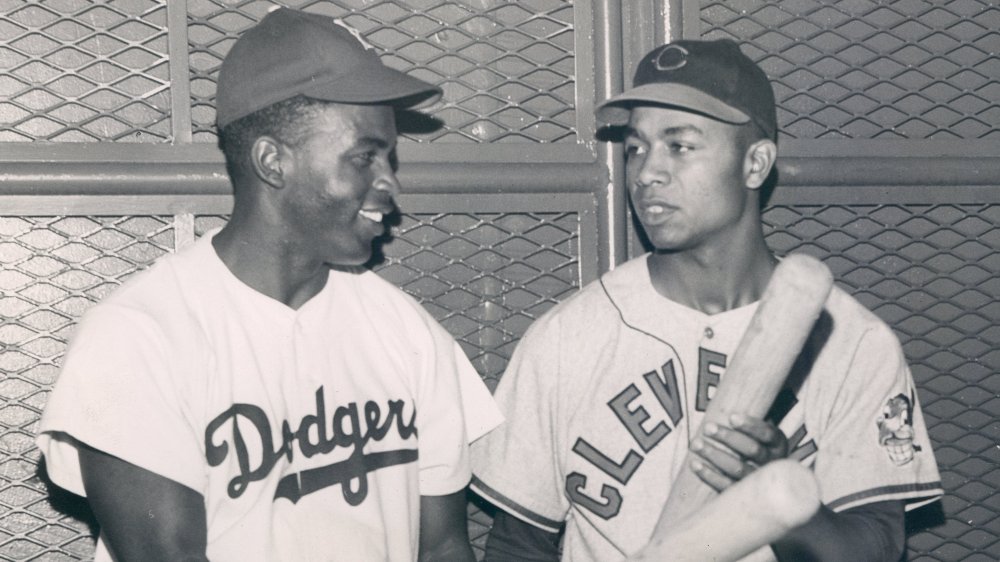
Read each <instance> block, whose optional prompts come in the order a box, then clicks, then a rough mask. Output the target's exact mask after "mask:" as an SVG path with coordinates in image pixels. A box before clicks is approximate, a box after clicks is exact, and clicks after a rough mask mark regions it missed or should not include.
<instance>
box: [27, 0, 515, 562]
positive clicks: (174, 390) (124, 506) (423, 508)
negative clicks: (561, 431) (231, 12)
mask: <svg viewBox="0 0 1000 562" xmlns="http://www.w3.org/2000/svg"><path fill="white" fill-rule="evenodd" d="M439 95H440V91H439V90H438V88H436V87H434V86H432V85H430V84H427V83H425V82H422V81H420V80H417V79H414V78H412V77H409V76H407V75H405V74H403V73H400V72H398V71H395V70H391V69H389V68H388V67H385V66H383V65H382V63H381V62H380V60H379V57H378V55H377V54H376V53H375V52H373V51H370V50H367V49H366V48H365V47H364V46H363V45H362V44H361V43H360V42H359V41H358V40H357V39H356V38H355V37H354V36H353V35H352V34H351V33H350V32H349V31H348V30H347V29H345V28H343V27H341V26H339V25H337V24H336V23H335V21H334V20H333V19H331V18H329V17H326V16H320V15H315V14H306V13H302V12H298V11H294V10H290V9H279V10H277V11H274V12H272V13H270V14H268V15H267V16H265V17H264V18H263V20H262V21H261V22H260V23H259V24H258V25H257V26H256V27H254V28H253V29H251V30H249V31H247V32H246V33H245V34H244V35H243V36H242V37H240V38H239V39H238V40H237V41H236V43H235V44H234V45H233V47H232V49H231V51H230V52H229V54H228V55H227V57H226V59H225V61H224V62H223V64H222V69H221V72H220V75H219V83H218V95H217V110H218V117H217V124H218V127H219V129H220V139H221V140H220V144H221V146H222V148H223V151H224V153H225V156H226V164H227V167H228V170H229V173H230V176H231V180H232V183H233V188H234V201H235V204H234V208H233V212H232V217H231V219H230V221H229V222H228V223H227V225H226V226H225V227H223V228H222V229H221V230H220V231H214V232H211V233H208V234H206V235H205V236H204V237H202V238H201V239H200V240H199V241H198V242H197V243H195V244H194V245H193V246H192V247H190V248H188V249H186V250H183V251H181V252H180V253H178V254H174V255H172V256H168V257H166V258H164V259H162V260H160V261H159V262H158V263H157V264H155V265H154V267H152V268H151V269H150V270H149V271H147V272H144V273H142V274H140V275H137V276H136V277H134V278H133V279H131V280H130V281H129V282H128V283H127V284H126V285H125V286H123V287H122V288H121V289H120V290H118V291H117V292H116V293H114V294H113V295H111V296H110V297H108V298H107V299H105V300H104V301H103V302H102V303H100V304H98V305H97V306H95V307H94V308H93V309H92V310H91V311H90V312H89V313H88V314H87V315H86V317H85V319H84V320H83V321H82V324H81V325H80V326H79V328H78V330H77V332H76V334H75V336H74V340H73V342H72V344H71V347H70V350H69V352H68V354H67V356H66V359H65V362H64V365H63V370H62V373H61V375H60V378H59V381H58V384H57V385H56V389H55V391H54V393H53V394H52V396H51V397H50V400H49V403H48V406H47V408H46V411H45V414H44V416H43V419H42V423H41V433H40V435H39V437H38V445H39V448H40V449H41V451H42V453H43V454H44V455H45V459H46V461H47V465H48V471H49V475H50V476H51V478H52V480H53V481H54V482H55V483H56V484H58V485H60V486H62V487H64V488H66V489H68V490H70V491H72V492H75V493H77V494H81V495H85V496H87V498H88V500H89V501H90V504H91V506H92V508H93V511H94V513H95V515H96V517H97V520H98V522H99V523H100V526H101V533H100V541H99V543H98V547H97V554H96V559H97V560H98V561H108V560H118V561H133V560H141V561H153V560H164V561H167V560H170V561H177V560H188V561H195V560H209V559H210V560H212V561H213V562H218V561H227V560H229V561H240V562H244V561H268V562H271V561H288V562H303V561H331V560H344V561H351V562H353V561H357V560H393V561H397V560H399V561H402V560H410V561H412V560H417V559H418V557H419V559H420V560H473V559H474V558H473V555H472V550H471V548H470V546H469V541H468V535H467V528H466V520H465V513H466V511H465V509H466V501H465V488H466V486H467V484H468V481H469V479H470V477H471V472H470V468H469V459H468V443H469V441H470V440H472V439H475V438H476V437H477V436H479V435H481V434H482V433H484V432H486V431H488V430H489V429H491V428H492V427H494V426H495V425H496V424H497V423H498V422H499V419H500V418H499V417H498V413H497V410H496V407H495V405H494V404H493V401H492V398H491V397H490V395H489V391H488V390H487V389H486V387H485V386H484V385H483V384H482V382H481V380H480V379H479V377H478V375H477V374H476V372H475V370H474V369H473V367H472V366H471V364H470V363H469V362H468V360H467V359H466V358H465V356H464V355H463V353H462V351H461V349H460V348H459V346H458V345H457V344H456V342H455V341H454V340H453V339H452V338H451V337H450V336H449V335H448V334H447V332H446V331H445V330H444V329H443V328H442V327H441V326H440V325H439V324H437V323H436V322H435V321H434V320H433V318H432V317H431V316H430V315H429V314H428V313H427V312H426V311H425V310H424V309H423V308H422V307H421V306H420V305H419V304H418V303H417V302H416V301H414V300H413V299H411V298H410V297H408V296H406V295H405V294H404V293H402V292H401V291H399V290H398V289H397V288H395V287H393V286H392V285H390V284H389V283H387V282H385V281H383V280H382V279H381V278H379V277H377V276H376V275H375V274H373V273H371V272H370V271H367V270H364V269H362V268H361V267H359V266H360V264H363V263H365V262H366V261H368V260H369V259H370V257H371V255H372V242H373V240H374V239H375V238H376V237H377V236H379V235H381V234H382V233H383V231H384V225H383V222H382V221H383V217H384V216H385V215H386V214H387V213H390V212H391V211H392V210H393V208H394V201H393V200H394V197H396V196H397V195H398V192H399V184H398V182H397V180H396V176H395V170H396V161H395V146H396V126H395V120H394V119H395V117H394V108H395V107H408V106H413V105H415V104H417V103H420V102H423V101H426V100H429V99H434V98H436V97H438V96H439Z"/></svg>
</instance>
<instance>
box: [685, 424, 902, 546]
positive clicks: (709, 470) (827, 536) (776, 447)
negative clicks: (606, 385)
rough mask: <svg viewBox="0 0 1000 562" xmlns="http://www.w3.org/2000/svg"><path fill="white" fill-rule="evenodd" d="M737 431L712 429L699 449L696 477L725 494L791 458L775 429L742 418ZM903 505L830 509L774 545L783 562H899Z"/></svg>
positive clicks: (696, 447)
mask: <svg viewBox="0 0 1000 562" xmlns="http://www.w3.org/2000/svg"><path fill="white" fill-rule="evenodd" d="M732 423H733V426H732V427H724V426H714V427H706V435H708V436H709V437H710V439H706V440H705V441H703V442H700V443H697V444H695V443H693V444H692V450H693V451H694V452H695V453H696V455H697V457H696V459H695V462H696V464H695V465H694V466H693V469H694V471H695V473H697V474H698V476H699V477H700V478H701V479H702V480H703V481H704V482H705V483H706V484H708V485H709V486H711V487H712V488H714V489H715V490H716V491H719V492H721V491H722V490H725V489H727V488H728V487H729V486H731V485H732V484H733V483H735V482H737V481H739V480H740V479H742V478H743V477H744V476H746V475H747V474H749V473H751V472H753V471H754V470H755V467H757V466H760V465H764V464H766V463H768V462H770V461H772V460H775V459H778V458H781V457H783V456H785V455H786V454H787V442H786V440H785V438H784V435H783V434H782V433H781V431H780V430H778V429H777V428H776V427H774V425H773V424H771V423H768V422H764V421H761V420H757V419H753V418H746V417H743V416H736V417H734V418H733V419H732ZM904 539H905V532H904V510H903V502H902V501H884V502H877V503H872V504H868V505H863V506H859V507H856V508H852V509H848V510H844V511H843V512H834V511H832V510H830V509H829V508H827V507H825V506H821V507H820V509H819V511H818V512H817V513H816V515H814V516H813V517H812V518H811V519H810V520H809V521H808V522H806V523H805V524H804V525H802V526H800V527H796V528H794V529H792V530H791V531H789V532H788V534H786V535H785V536H784V537H783V538H782V539H780V540H778V541H776V542H775V543H773V544H772V549H773V550H774V552H775V554H776V555H777V557H778V559H779V560H782V561H785V560H789V561H799V560H803V561H814V560H815V561H820V560H830V561H839V560H884V561H887V562H894V561H896V560H899V557H900V556H901V555H902V553H903V548H904V546H905V544H904V543H905V541H904Z"/></svg>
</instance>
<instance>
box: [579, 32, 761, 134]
mask: <svg viewBox="0 0 1000 562" xmlns="http://www.w3.org/2000/svg"><path fill="white" fill-rule="evenodd" d="M647 104H651V105H669V106H673V107H679V108H681V109H685V110H688V111H692V112H695V113H701V114H703V115H706V116H708V117H712V118H714V119H718V120H720V121H724V122H726V123H733V124H743V123H749V122H751V121H753V122H754V123H756V124H757V125H758V126H759V127H760V128H761V129H762V130H763V131H764V133H765V134H766V135H767V136H768V137H769V138H771V139H776V138H777V136H776V135H777V130H778V125H777V117H776V114H775V106H774V91H773V90H772V89H771V82H770V80H768V78H767V75H766V74H764V71H763V70H761V68H760V67H759V66H757V64H756V63H754V62H753V61H752V60H750V58H749V57H747V56H746V55H744V54H743V51H741V50H740V48H739V46H738V45H737V44H736V43H735V42H733V41H731V40H729V39H717V40H714V41H704V40H694V39H685V40H680V41H675V42H672V43H668V44H666V45H661V46H659V47H657V48H655V49H653V50H652V51H650V52H649V53H647V54H646V56H644V57H643V58H642V60H641V61H639V65H638V66H637V67H636V70H635V78H634V79H633V80H632V88H631V89H629V90H626V91H624V92H622V93H621V94H619V95H617V96H615V97H613V98H611V99H609V100H607V101H605V102H604V103H602V104H600V105H599V106H598V107H597V118H598V119H599V120H601V121H603V122H605V123H609V124H611V125H624V124H626V123H628V119H629V113H630V111H631V109H632V107H633V106H636V105H647Z"/></svg>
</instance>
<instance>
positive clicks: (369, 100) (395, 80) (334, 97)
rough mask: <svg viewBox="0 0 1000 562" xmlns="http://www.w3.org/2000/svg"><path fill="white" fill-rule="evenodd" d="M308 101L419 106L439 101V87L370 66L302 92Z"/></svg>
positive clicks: (396, 71)
mask: <svg viewBox="0 0 1000 562" xmlns="http://www.w3.org/2000/svg"><path fill="white" fill-rule="evenodd" d="M302 94H303V95H306V96H308V97H311V98H316V99H321V100H326V101H333V102H340V103H354V104H386V105H391V106H394V107H401V108H407V107H421V106H425V105H430V104H432V103H434V102H436V101H437V100H439V99H441V88H438V87H437V86H435V85H433V84H430V83H428V82H424V81H423V80H420V79H419V78H414V77H412V76H410V75H408V74H405V73H403V72H400V71H398V70H396V69H393V68H389V67H387V66H382V65H372V66H370V67H368V68H366V69H364V71H363V72H357V73H354V74H351V76H350V77H349V79H347V80H344V79H342V78H341V79H339V80H331V81H328V82H324V83H317V84H315V85H310V86H308V87H306V88H303V89H302Z"/></svg>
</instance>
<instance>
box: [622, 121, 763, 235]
mask: <svg viewBox="0 0 1000 562" xmlns="http://www.w3.org/2000/svg"><path fill="white" fill-rule="evenodd" d="M625 154H626V158H627V164H626V180H627V183H628V189H629V196H630V197H631V199H632V206H633V209H634V210H635V213H636V215H637V217H638V219H639V222H641V223H642V226H643V228H644V230H645V231H646V235H647V236H648V237H649V240H650V242H651V243H652V244H653V246H654V247H655V248H656V249H658V250H671V251H684V250H690V249H695V248H704V247H713V246H715V247H723V246H725V245H727V244H730V243H732V242H734V241H737V240H739V238H740V237H742V236H744V235H745V234H746V233H747V230H746V228H747V225H749V224H750V222H749V221H748V213H752V212H753V213H755V212H757V210H756V199H753V200H752V201H751V200H750V190H748V189H747V187H746V186H745V183H744V173H743V167H744V164H743V162H744V154H745V143H744V142H743V141H741V135H740V128H739V127H738V126H735V125H730V124H727V123H722V122H720V121H716V120H714V119H710V118H708V117H703V116H701V115H698V114H695V113H690V112H687V111H681V110H678V109H669V108H665V107H655V106H637V107H635V108H633V109H632V112H631V118H630V119H629V125H628V132H627V134H626V138H625Z"/></svg>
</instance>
